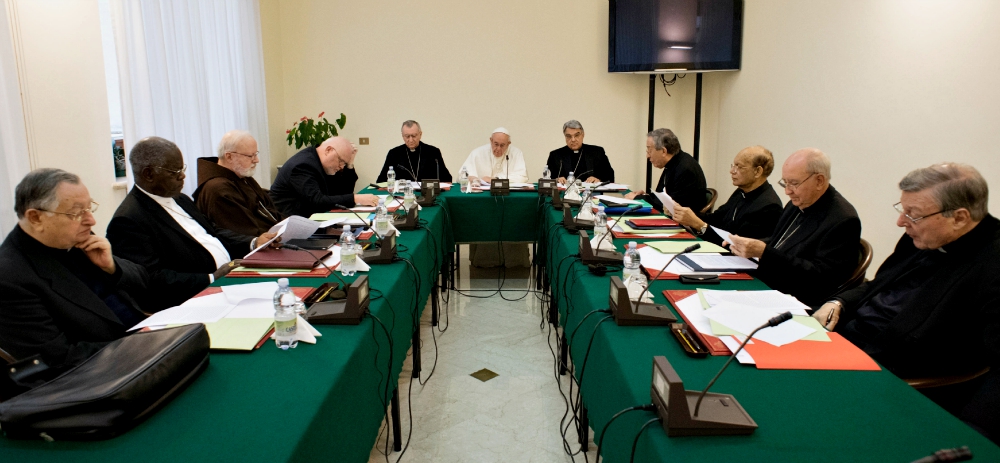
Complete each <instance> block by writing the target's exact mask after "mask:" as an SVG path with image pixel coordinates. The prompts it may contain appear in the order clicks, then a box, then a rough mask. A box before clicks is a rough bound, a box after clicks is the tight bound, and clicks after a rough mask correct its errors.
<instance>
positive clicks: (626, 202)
mask: <svg viewBox="0 0 1000 463" xmlns="http://www.w3.org/2000/svg"><path fill="white" fill-rule="evenodd" d="M596 198H597V199H599V200H601V201H605V202H609V203H612V204H616V205H619V206H625V205H631V204H642V201H636V200H634V199H625V198H619V197H617V196H608V195H597V196H596Z"/></svg>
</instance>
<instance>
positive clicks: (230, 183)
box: [193, 130, 284, 236]
mask: <svg viewBox="0 0 1000 463" xmlns="http://www.w3.org/2000/svg"><path fill="white" fill-rule="evenodd" d="M218 152H219V157H206V158H198V189H197V190H195V192H194V195H193V196H194V200H195V204H196V205H197V206H198V210H199V211H201V213H202V214H205V216H206V217H208V219H209V220H211V221H212V222H214V223H215V225H216V226H217V227H219V228H225V229H227V230H232V231H234V232H237V233H241V234H244V235H250V236H259V235H260V234H262V233H265V232H267V231H268V230H270V229H271V227H272V226H273V225H274V224H276V223H278V222H280V221H281V220H282V219H283V218H284V216H283V215H282V214H281V211H279V210H278V207H277V206H275V205H274V202H273V201H271V197H270V196H269V195H268V194H267V193H265V192H264V189H262V188H261V187H260V184H258V183H257V180H255V179H254V178H253V175H254V172H255V171H256V170H257V163H259V162H260V158H259V157H258V151H257V140H254V138H253V136H252V135H250V132H247V131H245V130H233V131H230V132H227V133H226V134H225V135H223V136H222V141H220V142H219V149H218Z"/></svg>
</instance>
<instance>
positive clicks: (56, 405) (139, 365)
mask: <svg viewBox="0 0 1000 463" xmlns="http://www.w3.org/2000/svg"><path fill="white" fill-rule="evenodd" d="M208 348H209V338H208V331H207V330H206V329H205V325H201V324H197V325H187V326H181V327H177V328H171V329H164V330H157V331H149V332H140V333H134V334H132V335H129V336H126V337H124V338H121V339H119V340H116V341H113V342H111V343H110V344H108V345H107V346H105V347H104V348H103V349H101V350H100V351H98V352H97V353H96V354H94V355H93V356H92V357H90V358H88V359H87V360H85V361H84V362H83V363H81V364H79V365H77V366H75V367H73V368H72V369H71V370H69V371H67V372H65V373H63V374H62V375H59V376H58V377H56V378H55V379H53V380H52V381H49V382H47V383H45V384H42V385H41V386H38V387H36V388H34V389H31V390H29V391H27V392H24V393H22V394H20V395H17V396H15V397H14V398H12V399H10V400H8V401H6V402H2V403H0V429H2V430H3V432H4V433H5V434H6V435H7V437H10V438H16V439H37V438H42V439H45V440H99V439H108V438H111V437H114V436H117V435H120V434H123V433H125V432H126V431H128V430H130V429H132V428H133V427H135V425H137V424H139V423H140V422H142V420H144V419H146V418H147V417H149V416H150V415H152V414H153V413H154V412H155V411H156V410H157V409H159V407H161V406H163V405H164V404H165V403H166V402H168V401H169V400H170V399H171V398H173V397H174V396H175V395H177V394H178V393H179V392H180V391H182V390H183V389H184V387H186V386H187V385H188V384H190V383H191V381H193V380H194V379H195V378H197V377H198V375H199V374H200V373H201V372H202V371H203V370H204V369H205V367H206V366H208Z"/></svg>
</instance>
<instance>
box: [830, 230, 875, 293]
mask: <svg viewBox="0 0 1000 463" xmlns="http://www.w3.org/2000/svg"><path fill="white" fill-rule="evenodd" d="M871 264H872V245H871V243H869V242H867V241H865V239H864V238H861V246H860V248H859V250H858V266H857V267H855V268H854V273H852V274H851V277H850V278H848V279H847V281H845V282H844V284H842V285H840V287H839V288H837V291H836V293H839V292H841V291H847V290H848V289H852V288H857V287H858V285H860V284H861V283H862V282H864V281H865V274H866V273H867V272H868V266H869V265H871ZM836 293H834V294H836Z"/></svg>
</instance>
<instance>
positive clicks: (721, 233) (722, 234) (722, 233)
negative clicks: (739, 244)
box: [709, 225, 732, 244]
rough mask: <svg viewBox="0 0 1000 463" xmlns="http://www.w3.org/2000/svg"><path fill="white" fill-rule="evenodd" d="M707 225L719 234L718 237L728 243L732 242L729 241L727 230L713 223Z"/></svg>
mask: <svg viewBox="0 0 1000 463" xmlns="http://www.w3.org/2000/svg"><path fill="white" fill-rule="evenodd" d="M709 226H710V227H712V230H714V231H715V234H716V235H719V237H720V238H722V241H725V242H727V243H729V244H732V241H729V235H730V233H729V232H727V231H725V230H723V229H721V228H718V227H716V226H715V225H709Z"/></svg>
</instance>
